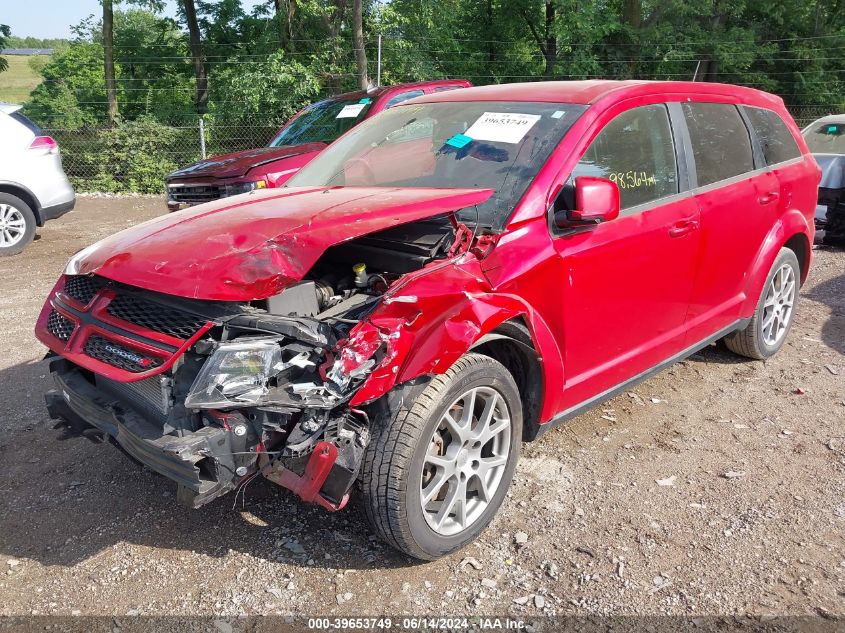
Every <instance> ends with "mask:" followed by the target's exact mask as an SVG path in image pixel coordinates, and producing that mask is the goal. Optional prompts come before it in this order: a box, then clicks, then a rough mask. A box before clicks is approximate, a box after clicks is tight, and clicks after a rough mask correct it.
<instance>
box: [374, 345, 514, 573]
mask: <svg viewBox="0 0 845 633" xmlns="http://www.w3.org/2000/svg"><path fill="white" fill-rule="evenodd" d="M474 387H488V388H492V389H495V390H496V391H497V392H498V394H499V395H500V396H502V398H503V399H504V402H505V405H506V406H507V409H508V413H509V415H510V419H511V427H510V442H509V444H508V446H509V453H508V458H507V462H506V464H505V467H504V470H503V475H502V478H501V483H499V485H498V488H496V491H495V493H494V494H493V495H492V496H491V498H490V501H489V503H488V505H487V507H486V509H484V511H483V512H482V513H481V514H480V515H479V517H478V518H477V519H476V520H475V521H474V522H472V523H471V524H470V525H469V526H467V527H466V528H465V529H464V530H463V531H461V532H458V533H457V534H454V535H452V536H444V535H441V534H439V533H437V532H435V531H434V530H433V529H432V528H431V527H429V525H428V523H427V522H426V519H425V516H424V514H423V509H422V505H421V499H420V485H419V482H421V478H422V476H423V464H424V459H425V457H426V454H427V451H428V448H429V446H430V444H429V441H430V438H431V437H432V435H433V434H434V432H435V429H436V428H437V427H438V425H439V424H440V421H441V418H442V417H443V414H444V412H445V411H446V410H447V408H448V407H450V406H451V405H452V404H453V403H454V402H455V400H456V399H458V398H459V397H460V396H461V395H462V394H464V393H465V392H467V391H468V390H470V389H472V388H474ZM521 439H522V404H521V401H520V397H519V391H518V390H517V386H516V383H515V382H514V379H513V377H512V376H511V374H510V372H508V370H507V369H505V367H504V366H503V365H502V364H501V363H499V362H498V361H496V360H493V359H492V358H490V357H488V356H483V355H481V354H474V353H468V354H466V355H464V356H462V357H461V358H460V359H458V360H457V361H456V362H455V364H454V365H453V366H452V367H450V368H449V370H448V371H447V372H446V373H444V374H442V375H439V376H436V377H435V378H433V379H432V380H431V382H430V383H429V384H428V385H427V386H426V387H425V389H424V390H423V391H422V393H420V394H419V395H418V396H417V397H416V398H415V399H414V400H413V401H411V402H403V403H402V405H401V406H399V407H398V410H396V411H395V412H394V414H393V415H389V416H383V417H382V419H374V420H373V428H372V438H371V441H370V444H369V446H368V447H367V452H366V454H365V456H364V463H363V466H362V470H361V476H360V479H359V485H360V492H361V495H360V499H359V504H360V505H361V507H362V509H363V512H364V515H365V516H366V518H367V521H368V523H369V524H370V526H371V527H372V529H373V531H374V532H376V534H378V535H379V536H380V537H381V538H382V539H384V540H385V541H386V542H387V543H389V544H390V545H392V546H393V547H395V548H396V549H398V550H399V551H400V552H403V553H404V554H407V555H408V556H412V557H414V558H418V559H421V560H434V559H436V558H440V557H441V556H445V555H446V554H449V553H451V552H454V551H456V550H458V549H460V548H462V547H464V546H465V545H467V544H468V543H470V542H471V541H472V540H474V539H475V538H476V537H477V536H478V535H479V534H481V532H482V531H484V529H485V528H486V527H487V525H488V524H489V523H490V521H491V520H492V519H493V517H494V516H495V514H496V512H497V510H498V509H499V507H500V506H501V505H502V502H503V501H504V499H505V497H506V495H507V491H508V488H509V487H510V483H511V480H512V479H513V473H514V470H515V469H516V463H517V460H518V456H519V448H520V443H521Z"/></svg>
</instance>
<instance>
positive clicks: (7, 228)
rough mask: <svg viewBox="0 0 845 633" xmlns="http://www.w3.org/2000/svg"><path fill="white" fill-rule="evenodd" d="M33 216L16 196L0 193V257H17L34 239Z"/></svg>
mask: <svg viewBox="0 0 845 633" xmlns="http://www.w3.org/2000/svg"><path fill="white" fill-rule="evenodd" d="M35 224H36V222H35V214H34V213H33V212H32V209H30V208H29V205H28V204H26V203H25V202H24V201H23V200H21V199H20V198H18V197H17V196H13V195H11V194H8V193H0V257H2V256H4V255H17V254H18V253H20V252H21V251H22V250H23V249H24V248H26V246H27V244H29V243H30V242H31V241H32V240H33V238H34V237H35Z"/></svg>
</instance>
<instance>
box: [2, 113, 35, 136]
mask: <svg viewBox="0 0 845 633" xmlns="http://www.w3.org/2000/svg"><path fill="white" fill-rule="evenodd" d="M9 116H11V117H12V118H13V119H14V120H15V121H17V122H18V123H20V124H21V125H23V126H24V127H25V128H26V129H27V130H29V131H30V132H32V133H33V134H35V136H41V128H40V127H38V126H37V125H35V123H33V122H32V121H30V120H29V119H27V118H26V117H25V116H24V115H23V114H21V112H20V110H18V111H17V112H12V114H10V115H9Z"/></svg>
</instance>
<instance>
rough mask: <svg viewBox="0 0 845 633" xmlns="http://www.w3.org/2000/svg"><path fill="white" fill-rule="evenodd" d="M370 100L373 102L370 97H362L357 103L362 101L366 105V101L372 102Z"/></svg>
mask: <svg viewBox="0 0 845 633" xmlns="http://www.w3.org/2000/svg"><path fill="white" fill-rule="evenodd" d="M372 102H373V100H372V99H370V98H369V97H364V98H363V99H361V100H360V101H359V102H358V103H363V104H364V105H366V104H368V103H372Z"/></svg>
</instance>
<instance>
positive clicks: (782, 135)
mask: <svg viewBox="0 0 845 633" xmlns="http://www.w3.org/2000/svg"><path fill="white" fill-rule="evenodd" d="M744 109H745V114H746V116H747V117H748V121H749V122H750V123H751V128H752V129H753V130H754V134H755V135H756V136H757V142H758V143H760V147H761V149H762V150H763V158H765V159H766V165H774V164H776V163H782V162H784V161H787V160H792V159H793V158H799V157H800V156H801V150H800V149H799V147H798V143H796V142H795V138H794V137H793V136H792V133H791V132H790V131H789V128H788V127H786V123H784V122H783V119H781V118H780V116H778V114H777V113H775V112H772V111H771V110H766V109H764V108H754V107H751V106H744Z"/></svg>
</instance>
